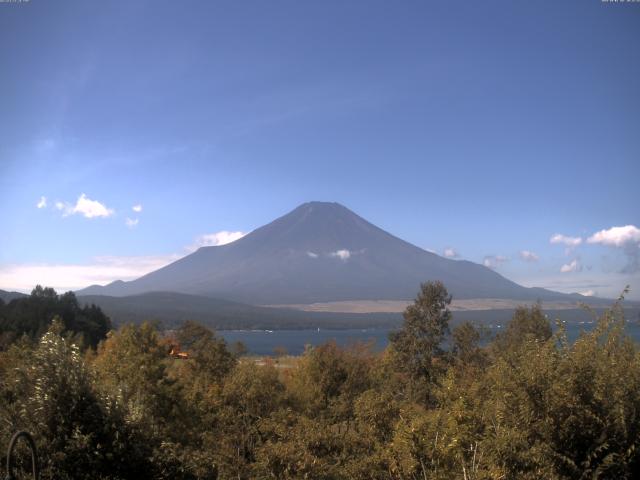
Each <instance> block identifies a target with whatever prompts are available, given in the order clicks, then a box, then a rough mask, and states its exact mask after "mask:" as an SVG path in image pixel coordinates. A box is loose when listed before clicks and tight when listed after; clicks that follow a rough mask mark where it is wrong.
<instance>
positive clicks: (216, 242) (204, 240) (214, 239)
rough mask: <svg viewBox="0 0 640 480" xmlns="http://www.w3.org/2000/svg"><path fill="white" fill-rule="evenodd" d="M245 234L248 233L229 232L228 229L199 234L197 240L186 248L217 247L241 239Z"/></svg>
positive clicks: (192, 249)
mask: <svg viewBox="0 0 640 480" xmlns="http://www.w3.org/2000/svg"><path fill="white" fill-rule="evenodd" d="M245 235H246V233H244V232H229V231H227V230H222V231H220V232H216V233H205V234H204V235H200V236H198V237H197V238H196V240H195V242H194V243H193V244H192V245H190V246H188V247H187V248H186V250H187V251H194V250H197V249H199V248H200V247H217V246H220V245H226V244H228V243H231V242H235V241H236V240H239V239H241V238H242V237H244V236H245Z"/></svg>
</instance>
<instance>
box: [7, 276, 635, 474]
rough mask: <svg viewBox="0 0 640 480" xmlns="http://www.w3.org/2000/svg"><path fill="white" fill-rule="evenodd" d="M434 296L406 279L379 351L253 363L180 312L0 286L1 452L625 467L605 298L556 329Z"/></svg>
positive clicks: (161, 466) (385, 464)
mask: <svg viewBox="0 0 640 480" xmlns="http://www.w3.org/2000/svg"><path fill="white" fill-rule="evenodd" d="M450 302H451V297H450V296H449V295H448V293H447V290H446V288H445V286H444V285H442V284H441V283H439V282H429V283H425V284H423V285H422V286H421V287H420V290H419V293H418V295H417V297H416V300H415V302H414V303H413V304H412V305H410V306H409V307H408V308H407V309H406V311H405V312H404V323H403V325H402V327H401V328H400V329H399V330H398V331H396V332H394V333H393V334H392V335H391V337H390V343H389V345H388V347H387V348H386V349H385V350H384V351H383V352H381V353H378V352H374V350H373V349H372V346H371V345H367V344H356V345H353V346H350V347H347V348H341V347H338V346H337V345H336V344H334V343H327V344H324V345H321V346H319V347H315V348H310V349H308V350H307V351H306V352H305V354H304V355H302V356H301V357H297V358H295V359H293V360H292V361H291V362H289V363H284V362H282V361H281V359H280V358H278V357H274V358H272V359H267V361H266V362H265V361H261V362H256V359H255V358H251V357H246V356H241V355H240V353H239V350H238V349H232V348H230V347H229V346H228V345H227V344H226V343H225V342H224V340H222V339H221V338H219V337H218V336H216V334H215V333H214V332H213V331H211V330H209V329H207V328H206V327H204V326H202V325H199V324H197V323H194V322H186V323H184V324H183V325H182V326H181V327H180V328H178V329H177V330H176V331H174V332H171V334H170V335H169V334H167V332H163V331H161V330H160V328H159V327H158V326H157V325H156V324H153V323H143V324H141V325H133V324H129V325H124V326H122V327H120V328H118V329H117V330H113V329H112V328H111V323H110V321H109V319H108V318H107V317H106V316H105V315H104V313H103V312H102V311H101V310H100V309H99V308H98V307H95V306H80V305H79V304H78V301H77V299H76V298H75V296H74V295H73V293H66V294H64V295H57V294H56V293H55V292H54V291H53V290H51V289H47V288H40V287H38V288H36V289H35V290H34V291H33V293H32V294H31V296H29V297H27V298H22V299H14V300H12V301H11V302H8V303H6V304H5V303H2V302H1V301H0V448H2V450H1V452H2V453H4V448H5V445H7V444H8V442H9V438H10V436H11V435H12V433H13V432H15V431H17V430H21V429H24V430H27V431H29V432H31V433H32V434H33V435H34V438H35V440H36V444H37V446H38V450H39V453H40V457H41V458H40V461H41V466H42V478H44V479H54V478H55V479H140V478H153V479H208V478H221V479H253V478H256V479H363V480H364V479H416V480H417V479H422V480H424V479H463V480H476V479H587V478H588V479H593V478H603V479H605V478H606V479H625V478H628V479H631V478H640V462H639V460H640V452H639V450H638V447H639V446H640V445H639V443H640V353H639V352H640V350H639V349H638V345H637V344H636V343H634V342H633V341H632V340H631V339H630V338H629V337H628V336H627V335H626V334H625V319H624V312H623V309H622V302H623V298H622V297H621V299H620V300H619V301H618V302H616V303H615V304H614V305H612V306H611V308H610V309H608V310H607V311H605V312H604V313H603V314H601V315H599V317H598V321H597V326H596V328H594V329H593V330H592V331H590V332H588V333H583V334H582V335H581V336H580V337H579V338H578V340H576V341H575V342H573V343H570V342H568V341H567V339H566V336H565V333H564V331H563V328H562V324H561V323H558V328H557V329H556V330H555V332H553V331H552V328H551V326H552V325H551V324H550V321H549V319H548V318H547V316H546V315H545V313H544V311H543V309H542V307H541V306H540V305H535V306H533V307H529V308H526V307H521V308H518V309H517V310H516V312H515V313H514V316H513V318H512V320H511V322H510V323H509V325H508V327H507V328H506V329H505V330H504V331H503V332H502V333H501V334H499V335H497V336H496V337H495V338H494V339H492V340H491V341H490V342H486V341H485V342H483V341H482V332H481V331H479V330H478V329H477V328H476V327H475V326H474V325H472V324H470V323H463V324H461V325H459V326H457V327H455V328H450V325H451V320H452V314H451V312H450V311H449V308H448V307H449V305H450ZM175 345H179V346H180V348H181V349H182V350H183V351H184V352H187V353H188V355H189V357H188V359H178V358H175V356H172V355H170V353H169V352H170V351H171V349H172V347H175ZM445 345H448V347H446V348H445ZM0 460H2V462H3V463H2V464H3V465H4V461H5V459H4V458H1V459H0ZM1 474H2V475H5V474H6V472H2V473H1Z"/></svg>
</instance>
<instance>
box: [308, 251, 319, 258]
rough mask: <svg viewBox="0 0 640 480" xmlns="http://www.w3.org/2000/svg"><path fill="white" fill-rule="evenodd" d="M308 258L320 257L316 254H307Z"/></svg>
mask: <svg viewBox="0 0 640 480" xmlns="http://www.w3.org/2000/svg"><path fill="white" fill-rule="evenodd" d="M307 256H309V257H310V258H318V256H319V255H318V254H317V253H314V252H307Z"/></svg>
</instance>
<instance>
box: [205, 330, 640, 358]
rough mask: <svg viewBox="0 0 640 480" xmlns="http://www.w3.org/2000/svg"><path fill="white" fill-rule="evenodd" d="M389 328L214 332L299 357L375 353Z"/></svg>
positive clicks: (572, 333)
mask: <svg viewBox="0 0 640 480" xmlns="http://www.w3.org/2000/svg"><path fill="white" fill-rule="evenodd" d="M594 326H595V322H593V323H589V322H584V323H575V324H574V323H571V324H569V323H567V324H566V329H567V337H568V339H569V341H571V342H573V341H574V340H575V339H576V338H578V335H579V334H580V332H581V331H583V330H586V331H588V330H591V329H592V328H593V327H594ZM487 328H488V329H489V331H490V332H491V333H493V334H495V333H496V332H499V331H500V330H501V329H502V328H504V326H503V325H488V326H487ZM392 330H393V329H391V328H368V329H350V330H329V329H327V330H323V329H315V330H220V331H218V332H217V333H218V334H219V335H220V336H222V337H223V338H224V339H225V340H226V341H227V343H229V344H231V343H233V342H237V341H240V342H242V343H244V345H245V346H246V347H247V350H248V352H249V353H250V354H253V355H273V351H274V349H275V348H276V347H284V348H285V349H286V350H287V352H288V353H289V354H290V355H300V354H302V353H303V352H304V348H305V345H314V346H315V345H321V344H323V343H325V342H328V341H330V340H335V341H336V343H337V344H338V345H342V346H345V345H349V344H351V343H355V342H368V341H371V340H373V341H374V346H375V349H376V350H382V349H384V348H385V347H386V346H387V343H388V335H389V332H390V331H392ZM626 332H627V334H628V335H629V336H630V337H631V338H633V339H634V340H635V341H636V342H640V324H639V323H636V322H633V323H627V325H626Z"/></svg>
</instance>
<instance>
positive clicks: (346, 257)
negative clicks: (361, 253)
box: [329, 250, 351, 262]
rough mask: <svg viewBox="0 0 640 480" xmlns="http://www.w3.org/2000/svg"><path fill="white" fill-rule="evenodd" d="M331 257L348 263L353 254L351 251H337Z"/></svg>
mask: <svg viewBox="0 0 640 480" xmlns="http://www.w3.org/2000/svg"><path fill="white" fill-rule="evenodd" d="M329 255H330V256H332V257H336V258H339V259H340V260H342V261H343V262H346V261H347V260H349V258H350V257H351V252H350V251H349V250H336V251H335V252H331V253H330V254H329Z"/></svg>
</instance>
